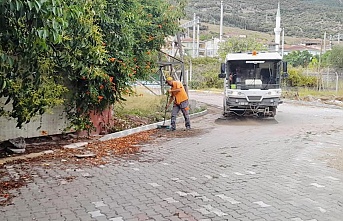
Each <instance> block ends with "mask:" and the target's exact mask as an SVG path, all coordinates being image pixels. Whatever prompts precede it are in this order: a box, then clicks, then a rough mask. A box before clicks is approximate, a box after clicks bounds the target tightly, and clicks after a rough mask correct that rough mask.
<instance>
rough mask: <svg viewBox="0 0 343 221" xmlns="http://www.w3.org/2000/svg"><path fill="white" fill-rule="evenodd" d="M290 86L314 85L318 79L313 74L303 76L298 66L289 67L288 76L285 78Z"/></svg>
mask: <svg viewBox="0 0 343 221" xmlns="http://www.w3.org/2000/svg"><path fill="white" fill-rule="evenodd" d="M285 80H286V83H287V85H288V86H291V87H315V86H316V85H317V82H318V79H317V78H316V77H314V76H305V75H304V74H303V70H302V69H299V68H289V69H288V77H287V78H286V79H285Z"/></svg>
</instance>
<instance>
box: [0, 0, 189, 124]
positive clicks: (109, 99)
mask: <svg viewBox="0 0 343 221" xmlns="http://www.w3.org/2000/svg"><path fill="white" fill-rule="evenodd" d="M185 4H186V2H185V1H184V0H163V1H161V0H152V1H144V0H129V1H126V0H95V1H88V0H81V1H80V0H79V1H77V0H35V1H20V0H12V1H1V3H0V43H1V45H0V61H1V67H0V97H5V98H7V102H6V103H8V104H9V105H10V104H11V105H12V109H11V110H9V111H4V110H5V109H4V107H0V110H1V111H0V116H3V115H7V116H10V117H13V118H16V119H17V122H18V125H17V126H18V127H21V126H22V124H23V123H27V122H29V121H30V119H31V118H32V117H33V116H35V115H36V114H43V113H44V112H45V111H46V110H47V109H48V108H51V107H53V106H55V105H58V104H62V103H63V102H64V104H65V106H66V107H67V113H68V117H69V119H70V120H71V127H73V128H75V129H77V130H83V129H91V128H92V126H93V125H92V123H91V122H90V119H89V116H90V114H91V113H94V112H99V111H102V110H104V109H105V108H107V107H109V106H110V105H112V104H114V103H116V102H120V101H122V100H124V98H123V95H125V94H128V93H130V90H131V89H130V83H131V82H132V81H134V80H135V79H137V78H144V77H147V76H148V75H149V74H151V73H155V70H154V68H155V61H156V59H155V58H154V56H155V54H156V52H157V50H159V49H160V48H161V46H163V44H164V39H165V37H166V36H168V35H173V34H175V33H176V32H177V31H178V20H179V19H180V17H181V16H182V15H183V7H184V6H185ZM67 91H68V93H66V92H67ZM6 110H7V109H6Z"/></svg>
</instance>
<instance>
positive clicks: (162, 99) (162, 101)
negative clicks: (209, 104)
mask: <svg viewBox="0 0 343 221" xmlns="http://www.w3.org/2000/svg"><path fill="white" fill-rule="evenodd" d="M124 98H125V99H126V101H124V102H122V104H116V105H115V106H114V108H113V112H114V114H113V120H114V124H113V126H111V128H109V131H108V132H110V133H114V132H118V131H122V130H126V129H131V128H135V127H139V126H143V125H147V124H152V123H156V122H161V121H163V119H164V116H165V114H166V117H165V120H166V124H169V119H170V117H171V106H170V107H169V109H168V110H167V112H166V113H165V105H166V103H167V96H166V95H154V94H153V93H151V92H149V91H148V90H146V89H144V88H136V93H135V94H134V95H131V96H125V97H124ZM190 107H191V109H190V114H193V113H197V112H200V111H203V110H205V109H206V107H205V106H197V105H196V102H190ZM179 115H181V116H182V114H181V111H180V113H179ZM167 121H168V122H167Z"/></svg>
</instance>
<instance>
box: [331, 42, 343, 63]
mask: <svg viewBox="0 0 343 221" xmlns="http://www.w3.org/2000/svg"><path fill="white" fill-rule="evenodd" d="M328 60H329V62H330V64H331V65H332V66H334V67H336V68H343V46H342V45H337V46H335V47H333V49H332V51H331V53H330V55H329V57H328Z"/></svg>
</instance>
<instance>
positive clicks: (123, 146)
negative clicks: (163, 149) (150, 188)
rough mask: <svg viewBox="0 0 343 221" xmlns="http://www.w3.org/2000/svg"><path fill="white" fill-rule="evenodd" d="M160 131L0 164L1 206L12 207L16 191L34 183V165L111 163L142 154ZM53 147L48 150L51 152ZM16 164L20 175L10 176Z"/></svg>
mask: <svg viewBox="0 0 343 221" xmlns="http://www.w3.org/2000/svg"><path fill="white" fill-rule="evenodd" d="M156 133H157V130H149V131H144V132H140V133H136V134H132V135H129V136H126V137H121V138H117V139H112V140H108V141H94V142H91V143H89V144H88V145H87V146H86V147H84V148H81V149H67V148H63V145H61V146H59V148H57V147H56V145H53V148H54V149H53V151H52V152H51V153H48V154H44V155H42V156H40V157H36V158H28V159H24V160H17V161H12V162H9V163H6V164H3V165H0V178H1V179H0V206H5V205H9V204H10V203H11V200H12V199H13V198H14V196H15V194H14V191H13V190H16V189H18V188H21V187H23V186H26V185H27V184H28V183H29V182H31V181H32V180H33V177H32V174H33V173H32V171H30V170H28V168H32V167H33V166H34V165H37V166H42V167H45V168H51V167H52V166H53V167H54V168H56V167H59V166H60V167H63V166H67V165H82V166H83V167H86V166H98V165H103V164H106V163H108V162H110V161H111V160H112V159H113V158H114V157H121V156H125V155H131V154H132V155H133V154H136V153H138V152H139V151H140V149H141V145H142V144H146V143H148V142H149V141H151V140H152V139H153V137H154V135H155V134H156ZM48 148H49V145H47V146H45V147H44V149H48ZM89 153H91V154H93V155H94V156H93V157H85V158H79V157H76V156H77V155H82V154H89ZM14 165H15V169H16V170H17V171H20V173H18V174H19V175H18V176H13V175H11V174H10V173H9V170H8V168H10V167H12V166H14Z"/></svg>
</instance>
